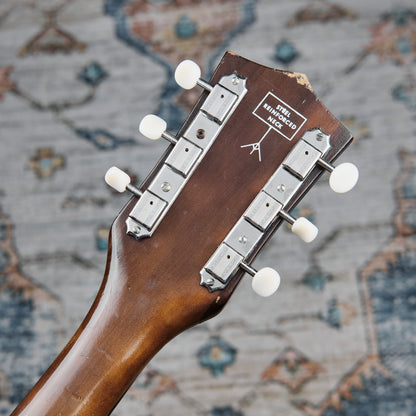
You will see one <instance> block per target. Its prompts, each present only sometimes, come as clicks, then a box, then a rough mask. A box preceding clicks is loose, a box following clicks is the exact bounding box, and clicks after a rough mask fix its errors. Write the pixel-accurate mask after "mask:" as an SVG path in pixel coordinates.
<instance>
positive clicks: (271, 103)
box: [253, 92, 307, 140]
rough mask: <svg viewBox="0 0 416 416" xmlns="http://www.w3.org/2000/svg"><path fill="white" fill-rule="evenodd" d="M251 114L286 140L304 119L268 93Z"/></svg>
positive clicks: (303, 122)
mask: <svg viewBox="0 0 416 416" xmlns="http://www.w3.org/2000/svg"><path fill="white" fill-rule="evenodd" d="M253 114H254V115H255V116H256V117H258V118H259V119H260V120H262V121H263V122H265V123H266V124H268V125H269V126H270V127H271V128H272V129H274V130H275V131H277V132H278V133H279V134H281V135H282V136H283V137H285V138H286V139H288V140H292V139H293V137H295V134H296V133H297V132H298V131H299V129H300V128H301V127H302V126H303V125H304V124H305V122H306V120H307V119H306V117H304V116H303V115H302V114H300V113H299V112H298V111H296V110H295V109H294V108H292V107H291V106H290V105H289V104H287V103H285V102H284V101H282V100H281V99H280V98H277V97H276V96H275V95H274V94H273V93H271V92H268V93H267V94H266V96H265V97H264V98H263V100H262V101H261V102H260V104H259V105H258V106H257V107H256V109H255V110H254V111H253Z"/></svg>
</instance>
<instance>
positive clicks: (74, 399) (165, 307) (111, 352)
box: [12, 200, 212, 416]
mask: <svg viewBox="0 0 416 416" xmlns="http://www.w3.org/2000/svg"><path fill="white" fill-rule="evenodd" d="M132 202H134V200H133V201H131V202H130V204H131V203H132ZM124 221H125V218H124V217H121V218H119V219H118V220H117V221H116V222H115V224H114V227H115V229H116V230H117V229H118V228H119V227H120V228H122V227H124ZM117 235H121V233H116V232H113V233H112V237H110V241H111V245H112V248H111V250H109V253H112V254H109V258H108V261H107V270H106V272H105V276H104V280H103V284H102V285H101V288H100V290H99V292H98V295H97V297H96V299H95V301H94V304H93V305H92V307H91V309H90V311H89V313H88V314H87V316H86V317H85V319H84V321H83V322H82V324H81V325H80V327H79V329H78V330H77V332H76V333H75V335H74V336H73V337H72V339H71V340H70V341H69V343H68V344H67V345H66V347H65V348H64V349H63V351H62V352H61V354H60V355H59V356H58V357H57V358H56V360H55V361H54V362H53V364H52V365H51V366H50V368H49V369H48V370H47V371H46V373H45V374H44V375H43V376H42V377H41V379H40V380H39V381H38V383H37V384H36V385H35V386H34V388H33V389H32V390H31V391H30V393H29V394H28V395H27V396H26V398H25V399H24V400H23V402H22V403H21V404H20V405H19V406H18V407H17V408H16V409H15V410H14V412H13V413H12V416H18V415H19V416H23V415H25V416H26V415H28V416H29V415H30V416H46V415H51V416H56V415H60V416H72V415H77V416H91V415H100V416H103V415H108V414H110V413H111V411H112V409H113V408H114V406H115V405H116V404H117V403H118V401H119V400H120V399H121V398H122V397H123V395H124V394H125V393H126V391H127V389H128V388H129V386H130V385H131V384H132V383H133V382H134V380H135V379H136V378H137V376H138V375H139V374H140V372H141V371H142V370H143V368H144V367H145V365H146V364H147V363H148V362H149V361H150V359H151V358H152V357H153V356H154V355H155V354H156V353H157V352H158V351H159V350H160V349H161V348H162V347H163V346H164V345H165V344H166V343H167V342H169V340H170V339H172V338H173V337H174V336H176V335H177V334H178V333H179V332H182V331H183V330H185V329H186V328H187V327H189V326H192V325H194V324H195V322H196V321H198V320H199V321H201V320H204V319H205V317H204V316H202V315H199V314H198V313H193V312H194V311H193V309H192V307H186V302H184V301H183V300H179V301H178V299H176V297H175V298H172V297H169V295H166V296H165V298H164V302H154V301H153V299H154V298H155V293H157V292H159V293H160V290H161V288H160V287H159V286H160V285H161V284H163V282H166V280H165V279H164V277H167V276H168V275H169V274H168V273H167V271H166V270H164V269H163V267H162V266H161V265H160V264H158V262H157V258H156V257H157V255H156V254H155V253H154V252H153V253H149V252H147V251H148V250H147V247H146V244H142V246H141V247H142V250H143V251H141V250H138V247H137V245H136V244H134V243H135V241H134V240H132V239H120V238H117V237H116V236H117ZM149 241H150V240H149ZM132 243H133V244H132ZM132 248H134V250H135V254H136V255H139V256H142V257H143V258H146V260H145V263H144V264H143V267H139V268H138V270H141V272H140V273H138V272H137V269H136V270H129V269H128V267H127V266H126V265H125V264H124V263H123V262H119V261H118V257H119V256H118V254H119V253H120V251H123V252H125V251H126V250H127V252H129V251H130V250H131V249H132ZM146 252H147V253H146ZM152 256H153V257H152ZM111 257H113V259H112V258H111ZM159 263H160V262H159ZM151 265H153V266H151ZM149 268H153V271H151V270H149ZM132 274H133V275H134V280H128V276H131V275H132ZM152 275H157V276H158V277H159V278H158V279H152V278H151V277H149V276H152ZM201 293H202V294H203V295H204V296H205V298H206V299H205V302H207V298H212V295H211V296H207V292H206V291H204V290H202V291H201ZM199 301H200V302H201V303H203V302H204V300H203V299H199ZM211 302H212V299H211V300H210V301H209V302H208V303H207V304H209V303H211ZM172 310H175V316H176V317H177V315H178V314H179V315H182V319H180V320H177V319H176V318H175V322H173V320H172V316H174V315H172ZM207 317H208V316H207Z"/></svg>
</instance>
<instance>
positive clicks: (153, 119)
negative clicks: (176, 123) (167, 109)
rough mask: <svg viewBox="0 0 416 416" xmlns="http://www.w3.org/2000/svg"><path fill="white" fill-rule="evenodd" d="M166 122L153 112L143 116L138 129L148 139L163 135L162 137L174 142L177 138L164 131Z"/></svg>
mask: <svg viewBox="0 0 416 416" xmlns="http://www.w3.org/2000/svg"><path fill="white" fill-rule="evenodd" d="M166 128H167V124H166V121H165V120H163V118H160V117H158V116H156V115H154V114H148V115H147V116H144V117H143V119H142V121H141V122H140V125H139V131H140V133H141V134H143V136H146V137H147V138H148V139H151V140H157V139H160V138H161V137H163V138H164V139H166V140H168V141H170V142H171V143H173V144H176V143H177V142H178V140H177V139H176V138H175V137H173V136H172V135H171V134H169V133H168V132H167V131H166Z"/></svg>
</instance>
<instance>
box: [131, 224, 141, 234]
mask: <svg viewBox="0 0 416 416" xmlns="http://www.w3.org/2000/svg"><path fill="white" fill-rule="evenodd" d="M141 230H142V229H141V228H140V227H139V226H138V225H136V226H135V227H134V229H133V232H134V234H140V231H141Z"/></svg>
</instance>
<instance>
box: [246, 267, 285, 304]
mask: <svg viewBox="0 0 416 416" xmlns="http://www.w3.org/2000/svg"><path fill="white" fill-rule="evenodd" d="M279 285H280V275H279V273H277V271H276V270H274V269H272V268H271V267H264V268H263V269H260V270H259V271H258V272H257V273H256V274H255V275H254V277H253V280H252V281H251V287H252V288H253V290H254V292H256V293H257V294H258V295H260V296H263V297H267V296H271V295H273V293H274V292H276V290H277V289H278V288H279Z"/></svg>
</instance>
